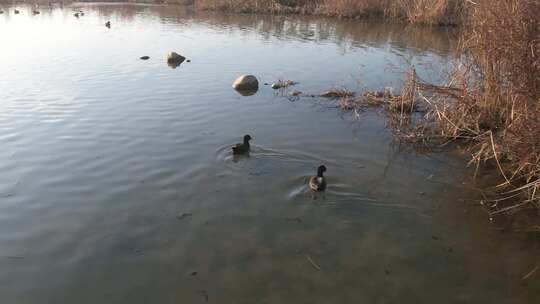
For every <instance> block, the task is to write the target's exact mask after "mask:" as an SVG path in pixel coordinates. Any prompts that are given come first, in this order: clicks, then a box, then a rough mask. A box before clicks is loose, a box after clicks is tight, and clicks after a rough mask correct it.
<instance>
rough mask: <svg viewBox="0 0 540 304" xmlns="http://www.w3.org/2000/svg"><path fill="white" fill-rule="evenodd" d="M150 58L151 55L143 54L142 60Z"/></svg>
mask: <svg viewBox="0 0 540 304" xmlns="http://www.w3.org/2000/svg"><path fill="white" fill-rule="evenodd" d="M148 59H150V56H142V57H141V60H148Z"/></svg>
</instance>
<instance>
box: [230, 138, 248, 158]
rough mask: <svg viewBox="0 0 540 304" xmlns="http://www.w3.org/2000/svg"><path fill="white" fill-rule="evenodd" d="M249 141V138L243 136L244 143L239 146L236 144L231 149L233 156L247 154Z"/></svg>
mask: <svg viewBox="0 0 540 304" xmlns="http://www.w3.org/2000/svg"><path fill="white" fill-rule="evenodd" d="M250 140H251V136H249V135H245V136H244V142H243V143H241V144H236V145H235V146H234V147H232V151H233V154H234V155H243V154H248V153H249V150H250V148H251V147H250V145H249V141H250Z"/></svg>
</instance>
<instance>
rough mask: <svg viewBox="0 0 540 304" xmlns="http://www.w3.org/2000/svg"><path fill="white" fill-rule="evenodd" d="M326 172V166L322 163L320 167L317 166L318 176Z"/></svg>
mask: <svg viewBox="0 0 540 304" xmlns="http://www.w3.org/2000/svg"><path fill="white" fill-rule="evenodd" d="M324 172H326V167H325V166H324V165H320V166H319V168H317V176H319V177H322V176H323V173H324Z"/></svg>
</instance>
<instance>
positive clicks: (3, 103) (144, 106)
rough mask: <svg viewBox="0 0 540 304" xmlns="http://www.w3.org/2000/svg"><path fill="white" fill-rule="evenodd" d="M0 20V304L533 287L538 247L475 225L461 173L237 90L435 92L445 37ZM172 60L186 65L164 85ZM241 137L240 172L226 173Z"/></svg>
mask: <svg viewBox="0 0 540 304" xmlns="http://www.w3.org/2000/svg"><path fill="white" fill-rule="evenodd" d="M15 7H17V8H19V9H20V10H21V13H20V14H18V15H15V14H14V13H13V8H15ZM0 8H2V9H3V10H4V11H6V12H5V13H4V14H2V15H0V146H1V147H2V148H1V149H0V302H1V303H17V304H24V303H205V302H208V303H295V304H298V303H538V302H539V301H540V274H538V273H537V274H534V275H532V276H531V277H530V278H528V279H526V280H522V277H523V276H525V275H526V274H527V273H529V272H530V271H531V270H532V269H534V267H535V266H536V265H538V263H539V261H538V256H540V255H539V248H538V245H537V244H538V243H537V242H534V239H531V237H529V236H528V235H526V234H523V233H508V232H502V231H501V229H500V227H499V226H497V225H495V224H493V223H489V221H488V219H487V217H486V214H485V212H484V211H483V210H482V209H481V208H480V207H478V206H477V199H478V196H477V193H475V192H474V191H473V190H470V189H471V188H472V185H470V184H469V183H468V182H465V183H462V182H463V181H467V176H470V172H468V171H466V170H464V169H463V166H464V161H463V159H462V158H461V156H460V155H457V154H456V155H454V154H429V155H422V154H417V153H414V152H413V151H411V150H410V149H407V148H406V147H400V146H397V145H396V144H395V142H393V140H392V135H391V132H390V131H389V130H388V129H387V128H386V121H385V117H384V115H383V114H381V113H380V112H379V111H377V110H369V111H365V112H363V113H360V116H359V117H353V116H351V115H350V114H348V113H343V112H341V111H340V110H338V109H336V108H335V107H333V105H332V103H331V102H329V101H326V100H322V99H319V98H307V97H302V98H299V99H297V100H294V99H290V98H287V97H285V96H284V95H285V94H286V92H276V91H273V90H272V89H271V88H269V87H268V86H261V88H260V90H259V91H258V92H257V94H255V95H252V96H247V97H246V96H241V95H239V94H238V93H236V92H235V91H234V90H232V88H231V84H232V82H233V81H234V79H235V78H236V77H238V76H239V75H241V74H255V75H257V76H258V77H259V79H260V81H261V82H272V81H274V80H277V79H278V78H284V79H292V80H295V81H298V82H300V84H299V85H297V86H295V87H294V89H295V90H301V91H303V92H306V93H310V94H317V93H320V92H321V91H324V90H326V89H329V88H332V87H340V86H346V87H348V88H350V89H352V90H355V91H361V90H363V89H382V88H384V87H387V86H392V87H396V88H398V87H399V84H400V79H401V73H400V71H403V70H404V69H406V67H407V64H414V65H415V66H416V67H417V69H418V72H419V74H420V75H421V76H422V77H424V78H426V79H428V80H431V81H438V80H439V79H437V77H436V76H434V75H438V74H439V73H438V72H440V71H441V70H442V71H444V70H447V68H448V66H449V65H450V62H451V60H452V56H451V55H450V49H451V47H452V44H453V43H455V38H454V37H453V35H452V34H451V33H449V32H447V30H445V29H437V28H413V27H406V26H403V25H388V24H386V25H385V24H379V23H360V22H352V21H339V20H333V19H323V18H303V17H302V18H300V17H297V16H291V17H271V16H249V15H245V16H244V15H223V14H222V15H216V14H207V13H194V12H190V11H185V10H184V9H182V8H180V7H166V6H145V5H107V4H100V5H96V4H84V5H82V4H81V5H72V6H64V7H60V6H54V7H48V6H46V7H45V6H43V7H40V11H41V14H39V15H36V16H32V14H31V11H30V9H31V7H29V6H25V5H17V6H9V7H8V6H1V7H0ZM79 9H82V10H83V11H84V12H85V15H84V16H83V17H81V18H78V19H77V18H75V17H74V16H73V13H74V11H76V10H79ZM107 20H110V21H111V23H112V26H111V28H110V29H108V28H106V27H105V26H104V23H105V22H106V21H107ZM169 51H177V52H179V53H181V54H184V55H185V56H186V57H188V58H189V59H191V60H192V62H191V63H184V64H182V65H181V66H179V67H177V68H176V69H172V68H170V67H169V66H167V64H166V63H165V55H166V53H167V52H169ZM143 55H148V56H150V59H149V60H148V61H142V60H140V59H139V57H140V56H143ZM433 71H437V72H433ZM248 133H249V134H251V135H252V136H253V138H254V140H253V142H252V143H253V144H254V148H253V153H252V154H251V157H249V158H247V157H244V158H240V159H235V158H233V157H232V155H231V152H230V146H231V145H232V144H234V143H236V142H238V141H240V140H241V137H242V136H243V135H244V134H248ZM319 164H325V165H326V166H327V167H328V171H327V176H328V180H329V189H328V191H327V192H326V194H325V195H324V196H322V195H318V196H315V197H313V195H312V194H311V193H310V192H309V191H308V190H307V187H306V182H307V179H308V177H309V176H310V175H312V174H314V173H315V168H316V167H317V166H318V165H319Z"/></svg>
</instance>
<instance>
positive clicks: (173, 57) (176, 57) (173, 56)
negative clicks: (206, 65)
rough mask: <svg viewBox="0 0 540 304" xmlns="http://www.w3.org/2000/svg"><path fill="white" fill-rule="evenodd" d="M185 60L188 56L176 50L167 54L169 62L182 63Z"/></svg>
mask: <svg viewBox="0 0 540 304" xmlns="http://www.w3.org/2000/svg"><path fill="white" fill-rule="evenodd" d="M184 60H186V57H184V56H182V55H180V54H178V53H176V52H170V53H169V54H167V62H174V63H182V62H184Z"/></svg>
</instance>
